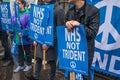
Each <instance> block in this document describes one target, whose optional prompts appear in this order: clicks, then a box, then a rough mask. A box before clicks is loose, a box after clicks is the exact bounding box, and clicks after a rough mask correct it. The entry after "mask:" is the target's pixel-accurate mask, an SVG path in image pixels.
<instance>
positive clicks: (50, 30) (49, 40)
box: [44, 4, 54, 46]
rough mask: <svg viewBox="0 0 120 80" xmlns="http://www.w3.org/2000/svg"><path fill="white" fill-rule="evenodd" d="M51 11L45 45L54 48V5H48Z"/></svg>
mask: <svg viewBox="0 0 120 80" xmlns="http://www.w3.org/2000/svg"><path fill="white" fill-rule="evenodd" d="M46 7H47V8H48V10H49V18H48V22H47V27H46V34H45V42H44V43H45V44H48V45H50V46H53V37H54V33H53V32H54V4H49V5H46Z"/></svg>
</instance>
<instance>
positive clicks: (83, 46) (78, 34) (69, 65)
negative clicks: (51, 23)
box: [57, 25, 88, 75]
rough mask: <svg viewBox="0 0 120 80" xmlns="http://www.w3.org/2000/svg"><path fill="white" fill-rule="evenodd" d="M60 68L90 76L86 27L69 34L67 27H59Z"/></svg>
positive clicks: (76, 28)
mask: <svg viewBox="0 0 120 80" xmlns="http://www.w3.org/2000/svg"><path fill="white" fill-rule="evenodd" d="M57 40H58V60H59V68H61V69H64V70H66V71H70V72H76V73H81V74H83V75H88V48H87V42H86V36H85V33H84V26H83V25H81V26H78V27H75V28H74V29H73V30H72V31H71V32H68V30H67V28H66V27H65V26H59V27H57Z"/></svg>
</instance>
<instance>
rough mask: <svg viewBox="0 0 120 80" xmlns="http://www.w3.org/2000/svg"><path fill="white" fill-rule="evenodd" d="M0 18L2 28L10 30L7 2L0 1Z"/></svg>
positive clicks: (9, 14) (8, 5)
mask: <svg viewBox="0 0 120 80" xmlns="http://www.w3.org/2000/svg"><path fill="white" fill-rule="evenodd" d="M0 19H1V25H2V29H3V30H9V31H12V25H11V12H10V4H9V3H7V2H6V3H5V2H4V3H0Z"/></svg>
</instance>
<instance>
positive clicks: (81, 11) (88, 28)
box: [0, 0, 99, 80]
mask: <svg viewBox="0 0 120 80" xmlns="http://www.w3.org/2000/svg"><path fill="white" fill-rule="evenodd" d="M11 1H12V0H11ZM41 1H42V2H41V3H40V4H39V0H36V2H35V3H36V4H37V3H38V5H47V4H54V5H55V7H54V14H53V15H54V19H53V20H54V46H49V45H47V44H43V45H41V44H37V57H36V68H35V72H34V73H33V75H32V77H31V78H32V80H41V79H40V70H41V67H42V60H43V57H42V55H43V54H42V53H43V50H45V51H46V59H47V63H48V64H50V67H51V72H50V77H49V78H48V80H54V77H55V73H56V60H57V37H56V27H57V26H62V25H66V26H67V29H68V31H71V30H72V29H73V27H75V26H78V25H80V24H83V25H84V26H85V33H86V38H87V45H88V56H89V68H90V65H91V62H92V58H93V54H94V52H93V51H94V49H93V48H94V39H95V36H96V34H97V31H98V27H99V10H98V9H97V8H96V7H94V6H91V5H89V4H87V3H86V1H85V0H68V2H69V3H72V4H74V6H73V7H71V8H70V9H69V10H68V12H67V14H66V17H65V13H64V10H63V9H62V8H61V7H60V6H59V4H58V2H57V1H56V0H41ZM15 2H16V3H17V4H18V5H19V7H20V11H19V16H16V15H15V13H14V9H13V8H11V9H12V10H11V12H12V25H13V27H14V30H13V32H10V31H7V32H6V31H4V30H2V28H1V24H0V39H1V42H2V46H3V47H4V48H5V54H4V57H2V58H1V60H7V61H6V63H4V64H3V66H4V67H5V66H8V65H10V64H12V63H13V62H14V64H16V67H15V69H14V72H15V73H16V72H19V71H21V70H23V71H29V70H30V69H32V52H31V49H30V48H31V46H32V45H33V41H32V39H30V38H29V34H28V33H29V28H30V24H29V21H30V11H29V8H30V6H29V5H27V3H26V0H16V1H15ZM11 5H12V4H11ZM26 5H27V6H26ZM17 17H19V18H20V19H19V21H20V28H21V29H22V31H21V32H18V31H17V30H16V29H17V26H16V21H17ZM9 34H13V38H12V42H14V43H15V44H16V45H17V50H18V55H17V56H13V55H12V54H11V51H10V46H8V45H9V44H8V35H9ZM61 36H62V35H61ZM25 57H26V60H25ZM89 74H90V73H89ZM83 79H84V80H91V78H90V75H88V76H83Z"/></svg>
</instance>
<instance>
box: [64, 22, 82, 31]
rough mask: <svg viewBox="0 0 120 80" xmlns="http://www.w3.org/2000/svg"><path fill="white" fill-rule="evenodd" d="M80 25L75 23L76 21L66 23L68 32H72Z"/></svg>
mask: <svg viewBox="0 0 120 80" xmlns="http://www.w3.org/2000/svg"><path fill="white" fill-rule="evenodd" d="M79 25H80V23H79V22H78V21H75V20H71V21H67V22H66V26H67V29H68V31H71V30H72V28H73V27H74V26H79Z"/></svg>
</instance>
